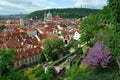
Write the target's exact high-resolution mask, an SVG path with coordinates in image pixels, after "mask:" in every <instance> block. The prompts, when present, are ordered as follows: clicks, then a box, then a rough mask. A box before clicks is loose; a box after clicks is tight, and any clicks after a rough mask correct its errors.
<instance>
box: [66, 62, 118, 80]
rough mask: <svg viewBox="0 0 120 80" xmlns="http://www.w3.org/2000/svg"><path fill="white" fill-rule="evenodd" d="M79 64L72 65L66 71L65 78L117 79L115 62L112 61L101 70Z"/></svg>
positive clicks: (72, 79)
mask: <svg viewBox="0 0 120 80" xmlns="http://www.w3.org/2000/svg"><path fill="white" fill-rule="evenodd" d="M82 66H84V65H81V66H80V68H79V66H77V65H73V66H72V67H71V68H70V69H68V70H67V71H66V73H65V74H66V78H67V79H68V80H119V78H120V76H119V75H120V70H118V67H117V64H116V63H115V62H114V61H112V62H111V63H109V66H108V67H107V68H105V69H104V70H102V71H101V72H95V71H94V70H92V69H90V68H89V69H84V68H83V67H82Z"/></svg>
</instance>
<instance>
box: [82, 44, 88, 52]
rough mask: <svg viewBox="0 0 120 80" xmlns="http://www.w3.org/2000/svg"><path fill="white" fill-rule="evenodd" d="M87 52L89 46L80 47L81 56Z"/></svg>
mask: <svg viewBox="0 0 120 80" xmlns="http://www.w3.org/2000/svg"><path fill="white" fill-rule="evenodd" d="M88 50H89V46H87V45H85V46H83V47H82V51H83V54H86V53H87V52H88Z"/></svg>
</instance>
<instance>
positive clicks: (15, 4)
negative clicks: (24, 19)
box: [0, 0, 59, 14]
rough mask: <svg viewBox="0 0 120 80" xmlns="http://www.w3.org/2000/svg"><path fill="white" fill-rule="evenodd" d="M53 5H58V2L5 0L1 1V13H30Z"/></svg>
mask: <svg viewBox="0 0 120 80" xmlns="http://www.w3.org/2000/svg"><path fill="white" fill-rule="evenodd" d="M52 7H57V4H56V3H54V2H51V1H49V0H3V1H1V2H0V12H1V13H0V14H18V13H20V12H23V13H30V12H32V11H35V10H41V9H46V8H52ZM58 7H59V6H58Z"/></svg>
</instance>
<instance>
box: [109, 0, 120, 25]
mask: <svg viewBox="0 0 120 80" xmlns="http://www.w3.org/2000/svg"><path fill="white" fill-rule="evenodd" d="M108 2H109V3H108V7H109V9H110V10H111V11H112V17H113V18H114V22H115V23H120V0H108Z"/></svg>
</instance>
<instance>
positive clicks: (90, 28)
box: [80, 15, 100, 44]
mask: <svg viewBox="0 0 120 80" xmlns="http://www.w3.org/2000/svg"><path fill="white" fill-rule="evenodd" d="M98 19H99V16H98V15H90V16H88V17H87V18H86V19H85V20H83V22H82V25H81V27H80V30H81V31H82V33H81V39H80V42H81V43H87V44H88V43H90V42H91V40H92V39H93V38H94V34H96V33H97V32H98V31H99V29H100V21H99V20H98Z"/></svg>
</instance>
